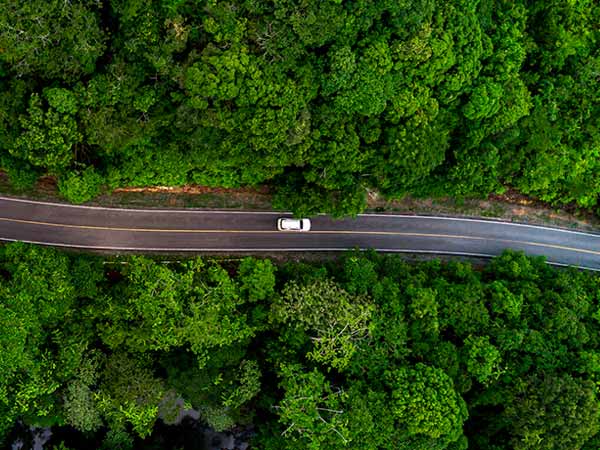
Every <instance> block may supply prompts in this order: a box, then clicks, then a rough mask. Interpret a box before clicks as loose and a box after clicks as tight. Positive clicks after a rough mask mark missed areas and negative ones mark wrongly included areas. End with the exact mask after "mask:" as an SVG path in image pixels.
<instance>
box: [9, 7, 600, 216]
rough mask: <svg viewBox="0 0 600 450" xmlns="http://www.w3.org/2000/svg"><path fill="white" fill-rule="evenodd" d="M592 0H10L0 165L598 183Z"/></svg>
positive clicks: (318, 183) (395, 188)
mask: <svg viewBox="0 0 600 450" xmlns="http://www.w3.org/2000/svg"><path fill="white" fill-rule="evenodd" d="M598 23H600V4H599V3H598V2H597V1H595V0H578V1H568V2H567V1H562V0H323V1H314V0H230V1H221V0H204V1H203V0H72V1H63V0H43V1H42V0H11V1H8V2H4V3H3V7H2V8H0V167H2V168H4V169H5V170H7V171H8V173H9V176H10V178H11V179H12V182H13V183H14V185H15V186H17V187H26V186H29V185H31V183H32V182H33V181H34V180H35V179H36V177H37V176H38V175H41V174H51V175H54V176H56V177H57V178H58V179H59V187H60V190H61V192H62V193H63V195H64V196H65V197H67V198H68V199H69V200H71V201H75V202H83V201H86V200H88V199H90V198H91V197H93V196H94V195H96V194H97V193H98V192H99V190H100V187H101V186H108V187H109V188H115V187H123V186H149V185H168V186H177V185H183V184H186V183H196V184H202V185H206V186H213V187H214V186H218V187H238V186H256V185H259V184H269V185H271V186H274V187H275V189H276V190H277V192H278V194H277V201H276V203H277V204H278V205H279V206H282V207H286V208H293V209H294V210H295V211H297V212H302V213H313V212H316V211H328V212H332V213H334V214H338V215H343V214H349V213H355V212H357V211H360V210H361V209H362V208H363V207H364V202H365V192H366V190H367V189H375V190H377V191H378V192H380V193H382V194H383V195H385V196H388V197H398V196H402V195H404V194H406V193H413V194H419V195H437V194H444V195H455V196H464V195H485V194H488V193H491V192H502V191H503V190H504V189H506V187H513V188H516V189H518V190H519V191H520V192H522V193H525V194H529V195H533V196H536V197H538V198H540V199H542V200H544V201H548V202H551V203H554V204H561V203H575V204H577V205H580V206H582V207H590V208H593V207H595V206H596V205H597V203H598V197H599V194H600V44H599V42H600V41H599V39H600V29H599V28H598Z"/></svg>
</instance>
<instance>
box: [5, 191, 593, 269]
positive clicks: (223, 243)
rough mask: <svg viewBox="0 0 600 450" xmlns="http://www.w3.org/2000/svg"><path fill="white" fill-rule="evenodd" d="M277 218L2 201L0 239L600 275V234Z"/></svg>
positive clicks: (393, 218)
mask: <svg viewBox="0 0 600 450" xmlns="http://www.w3.org/2000/svg"><path fill="white" fill-rule="evenodd" d="M282 216H288V214H281V213H276V212H250V211H208V210H170V209H167V210H157V209H148V210H140V209H118V208H99V207H89V206H73V205H66V204H59V203H45V202H36V201H31V200H24V199H17V198H9V197H0V240H3V241H24V242H30V243H36V244H43V245H52V246H60V247H74V248H82V249H95V250H110V251H115V252H119V251H127V250H129V251H131V250H134V251H149V252H173V253H175V252H177V253H179V252H243V251H249V252H282V251H288V252H291V251H341V250H345V249H352V248H356V247H359V248H363V249H366V248H373V249H376V250H379V251H386V252H405V253H434V254H449V255H467V256H483V257H491V256H494V255H498V254H499V253H501V252H502V251H503V250H504V249H506V248H512V249H517V250H524V251H525V252H526V253H528V254H530V255H545V256H546V257H547V259H548V261H549V262H551V263H555V264H562V265H574V266H578V267H582V268H587V269H594V270H600V234H597V235H596V234H590V233H582V232H577V231H570V230H563V229H556V228H547V227H539V226H531V225H524V224H514V223H507V222H497V221H491V220H476V219H466V218H449V217H429V216H406V215H388V214H363V215H360V216H359V217H357V218H356V219H344V220H333V219H331V218H329V217H327V216H318V217H315V218H313V219H312V229H311V231H310V232H308V233H294V232H279V231H276V221H277V218H278V217H282Z"/></svg>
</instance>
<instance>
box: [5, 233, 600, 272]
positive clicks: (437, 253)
mask: <svg viewBox="0 0 600 450" xmlns="http://www.w3.org/2000/svg"><path fill="white" fill-rule="evenodd" d="M0 241H5V242H24V243H26V244H36V245H45V246H49V247H66V248H76V249H77V248H81V249H87V250H110V251H139V252H162V253H165V252H207V253H208V252H219V253H221V252H347V251H352V250H354V249H356V248H357V247H348V248H326V247H323V248H239V249H236V248H170V249H164V248H140V247H110V246H107V247H102V246H95V245H69V244H58V243H50V242H38V241H24V240H20V239H8V238H0ZM358 250H360V251H368V250H374V251H377V252H383V253H419V254H433V255H453V256H472V257H483V258H494V257H496V256H499V255H491V254H488V253H468V252H452V251H439V250H416V249H410V250H406V249H393V248H392V249H386V248H361V247H358ZM546 263H547V264H550V265H553V266H562V267H576V268H579V269H584V270H592V271H595V272H600V268H594V267H587V266H577V265H571V264H564V263H559V262H553V261H548V260H546Z"/></svg>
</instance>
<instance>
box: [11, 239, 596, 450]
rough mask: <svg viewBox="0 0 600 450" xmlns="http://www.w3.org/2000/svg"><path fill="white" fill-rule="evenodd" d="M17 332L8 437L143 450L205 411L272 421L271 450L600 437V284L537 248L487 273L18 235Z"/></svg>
mask: <svg viewBox="0 0 600 450" xmlns="http://www.w3.org/2000/svg"><path fill="white" fill-rule="evenodd" d="M0 325H1V327H0V348H1V351H0V373H2V377H1V378H0V433H1V434H2V436H4V437H6V436H7V433H8V432H9V430H10V429H11V427H13V426H14V424H15V422H16V421H17V420H22V421H24V422H25V423H27V424H39V425H57V426H60V425H70V426H72V427H74V428H76V429H77V430H79V431H80V432H81V433H84V434H85V435H87V436H92V437H93V438H94V439H97V440H98V441H101V442H103V444H102V445H103V446H104V448H110V449H113V448H129V447H131V445H132V443H133V442H134V440H135V441H136V442H137V444H136V445H137V448H145V447H144V444H143V441H142V438H144V437H148V436H152V433H153V430H154V429H155V427H156V426H157V425H158V424H159V423H163V422H164V423H167V424H168V423H173V422H174V421H175V420H176V417H177V415H178V412H179V410H180V409H181V408H184V407H187V408H189V407H193V408H194V409H195V410H197V411H199V413H200V415H201V418H202V420H204V421H205V422H206V423H208V424H210V426H212V427H213V428H215V429H217V430H227V429H231V428H232V427H234V426H236V425H238V426H240V425H241V426H244V425H247V424H251V423H252V424H254V426H255V429H256V434H255V437H254V439H253V448H260V449H263V450H278V449H281V450H284V449H285V450H293V449H298V450H305V449H313V450H317V449H323V450H334V449H353V450H360V449H364V450H367V449H372V450H380V449H390V450H392V449H393V450H397V449H411V450H413V449H423V450H432V449H440V450H441V449H453V450H458V449H466V448H467V447H469V448H477V449H483V450H501V449H520V450H526V449H531V450H540V449H548V450H550V449H552V450H559V449H563V450H572V449H579V448H584V449H596V448H598V445H599V443H600V435H599V434H598V432H599V430H600V399H599V398H598V387H597V386H598V381H599V378H598V377H599V374H600V277H598V276H597V275H592V274H589V273H584V272H578V271H575V270H564V269H563V270H557V269H554V268H551V267H550V266H547V265H546V264H545V263H544V262H543V260H542V259H532V258H527V257H525V256H523V255H522V254H519V253H512V252H508V253H505V254H504V255H502V256H501V257H498V258H496V259H494V260H493V261H492V262H491V263H490V264H489V265H487V266H486V267H485V268H483V269H482V270H479V269H475V268H474V267H472V266H471V265H469V264H466V263H461V262H451V263H441V262H439V261H431V262H427V263H420V264H412V265H409V264H407V263H406V262H404V261H403V260H402V259H400V258H399V257H396V256H381V255H376V254H368V255H357V254H349V255H347V256H345V257H344V258H342V259H341V260H338V261H332V262H329V263H326V264H323V263H321V264H306V263H286V264H283V265H280V266H275V265H274V264H273V263H271V262H270V261H269V260H257V259H252V258H244V259H241V260H228V261H222V262H218V261H213V260H208V259H200V258H197V259H192V260H186V261H183V262H180V263H172V264H164V263H161V262H157V261H154V260H151V259H147V258H143V257H128V258H124V259H120V260H114V261H108V263H107V262H106V261H102V260H101V259H100V258H99V257H91V256H85V255H73V254H64V253H60V252H57V251H55V250H51V249H46V248H40V247H34V246H27V245H23V244H11V245H7V246H4V247H1V248H0ZM67 445H69V443H68V442H67ZM165 445H167V444H165ZM169 445H171V446H172V447H173V448H178V444H177V442H170V443H169ZM162 448H169V447H168V446H167V447H162Z"/></svg>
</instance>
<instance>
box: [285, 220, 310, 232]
mask: <svg viewBox="0 0 600 450" xmlns="http://www.w3.org/2000/svg"><path fill="white" fill-rule="evenodd" d="M277 229H278V230H279V231H309V230H310V219H290V218H287V217H280V218H279V219H277Z"/></svg>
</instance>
